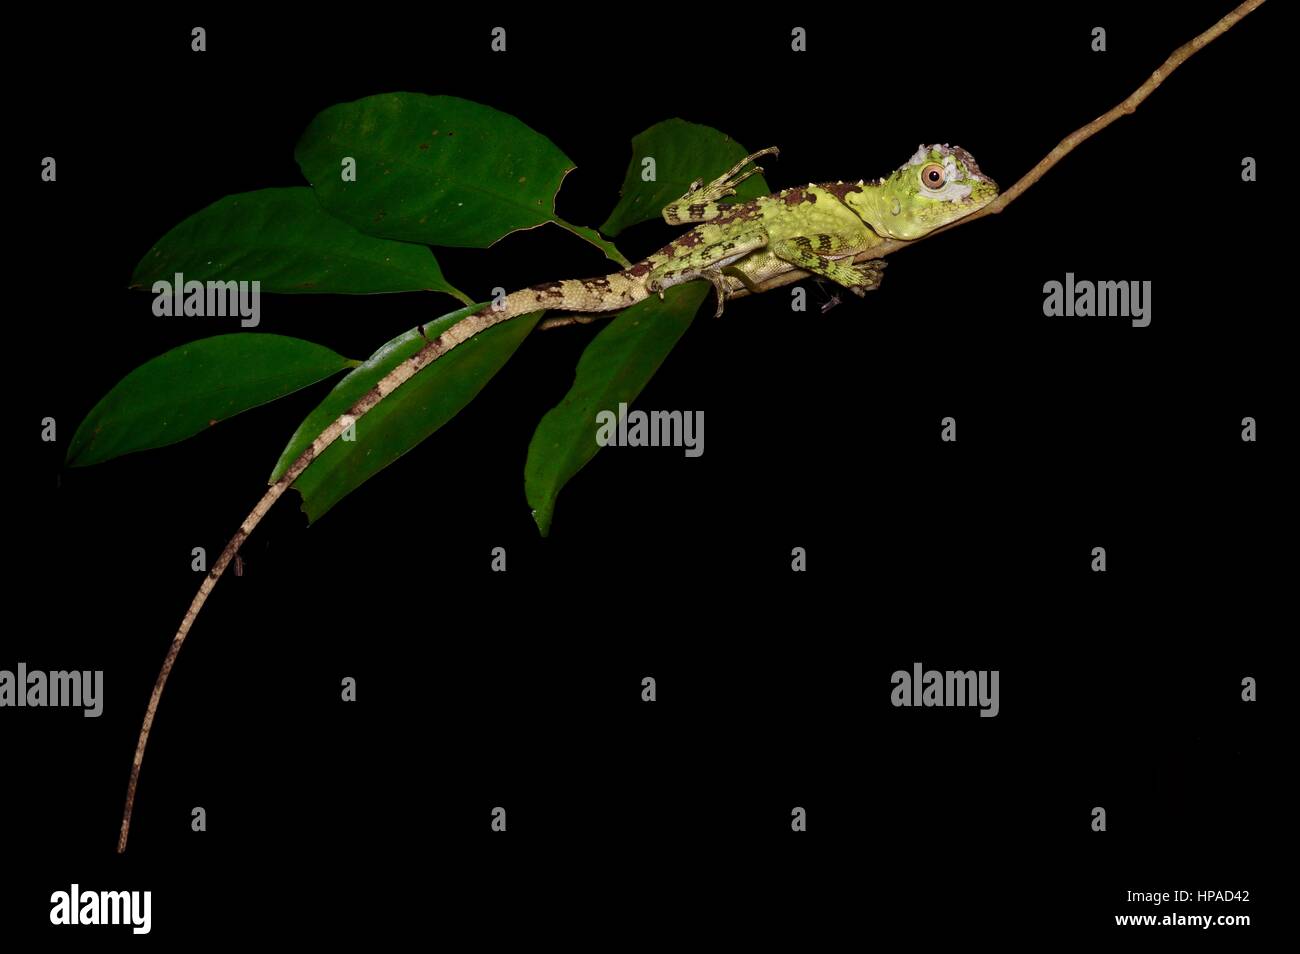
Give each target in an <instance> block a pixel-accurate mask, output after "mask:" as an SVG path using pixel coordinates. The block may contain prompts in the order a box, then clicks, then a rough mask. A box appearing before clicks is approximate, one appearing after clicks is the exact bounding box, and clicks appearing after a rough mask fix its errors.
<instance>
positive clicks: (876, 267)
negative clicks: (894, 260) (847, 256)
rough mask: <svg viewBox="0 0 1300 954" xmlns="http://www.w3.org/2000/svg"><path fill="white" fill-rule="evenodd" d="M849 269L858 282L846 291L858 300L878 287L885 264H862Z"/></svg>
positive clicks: (880, 262)
mask: <svg viewBox="0 0 1300 954" xmlns="http://www.w3.org/2000/svg"><path fill="white" fill-rule="evenodd" d="M850 269H851V271H852V272H853V273H854V275H855V276H856V278H857V279H858V280H857V281H856V282H854V283H853V284H851V285H849V286H848V289H849V291H851V292H853V294H855V295H857V296H858V297H859V298H862V297H864V296H865V295H866V294H867V292H869V291H875V290H876V289H877V288H879V287H880V280H881V278H883V277H884V273H885V263H884V262H882V261H874V262H863V263H862V264H861V265H852V266H850ZM832 307H834V306H832Z"/></svg>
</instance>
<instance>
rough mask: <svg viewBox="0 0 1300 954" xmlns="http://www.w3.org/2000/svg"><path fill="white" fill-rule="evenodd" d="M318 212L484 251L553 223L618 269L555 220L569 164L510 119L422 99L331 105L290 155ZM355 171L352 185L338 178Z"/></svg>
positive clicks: (363, 226)
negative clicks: (349, 167)
mask: <svg viewBox="0 0 1300 954" xmlns="http://www.w3.org/2000/svg"><path fill="white" fill-rule="evenodd" d="M294 156H295V158H296V159H297V160H298V165H299V167H301V169H302V173H303V175H304V176H306V177H307V181H308V182H310V183H311V184H312V187H313V188H314V189H315V190H316V194H317V196H318V197H319V199H320V201H321V204H322V205H323V206H324V207H325V208H326V209H328V210H329V211H330V212H331V213H333V214H334V215H337V216H338V217H339V218H341V219H343V220H344V221H345V222H348V223H349V224H351V225H353V226H355V227H356V228H357V229H359V230H360V231H362V232H365V233H367V234H369V235H378V236H382V237H384V238H391V239H399V240H401V241H406V242H423V243H426V244H429V245H450V246H462V247H469V248H486V247H487V246H489V245H491V244H492V243H493V242H496V241H497V240H498V239H500V238H503V237H504V236H506V235H508V234H509V233H511V232H514V231H516V230H518V229H530V228H534V227H536V226H538V225H542V224H544V223H546V222H554V223H556V224H558V225H561V226H562V227H564V228H566V229H569V230H570V231H572V232H574V233H575V234H577V235H580V236H581V237H582V238H584V239H586V240H587V241H590V242H592V243H593V244H595V245H596V246H597V247H599V248H600V249H601V250H602V251H603V252H604V253H605V254H606V255H609V256H611V257H613V258H614V259H615V261H619V262H620V264H626V260H623V259H622V257H621V256H620V255H619V254H618V250H617V249H615V248H614V247H613V245H611V244H610V243H608V242H606V241H605V240H604V239H602V238H601V237H600V236H599V235H597V234H596V233H595V232H593V231H592V230H590V229H585V228H583V227H582V226H574V225H570V224H569V223H568V222H565V221H563V220H562V219H560V218H559V217H558V216H557V215H556V214H555V194H556V193H557V192H558V191H559V189H560V183H561V182H563V181H564V177H565V175H567V174H568V172H569V171H570V170H571V169H573V162H572V161H570V159H569V157H568V156H566V155H565V154H564V153H563V152H561V151H560V149H559V148H558V147H557V146H556V145H555V144H554V143H553V142H551V141H550V140H549V139H547V138H546V137H545V136H543V135H542V134H541V133H539V132H537V131H536V130H534V129H532V128H530V127H529V126H526V125H525V124H524V123H522V122H520V121H519V120H518V119H516V118H515V117H514V116H511V115H510V114H509V113H503V112H501V111H500V110H496V109H493V108H491V107H490V106H484V105H482V104H480V103H475V102H471V101H470V100H467V99H461V98H459V97H457V96H428V95H425V94H423V93H382V94H379V95H377V96H367V97H366V98H365V99H359V100H356V101H355V102H351V103H339V104H338V105H335V106H331V107H329V108H328V109H326V110H323V111H322V112H321V113H319V114H318V115H317V116H316V118H315V119H313V120H312V121H311V124H310V125H308V127H307V129H306V131H305V132H304V133H303V135H302V139H301V140H299V142H298V147H297V149H296V151H295V153H294ZM347 160H351V161H352V162H353V163H355V171H356V175H355V179H354V180H353V181H347V180H345V179H344V177H343V175H342V174H341V173H342V170H343V167H344V164H345V162H346V161H347Z"/></svg>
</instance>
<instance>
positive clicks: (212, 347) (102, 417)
mask: <svg viewBox="0 0 1300 954" xmlns="http://www.w3.org/2000/svg"><path fill="white" fill-rule="evenodd" d="M357 364H358V362H356V361H353V360H350V359H348V358H345V357H343V356H342V355H339V354H335V353H334V352H333V351H331V350H330V349H329V348H325V347H322V346H321V345H318V344H313V343H312V342H310V341H303V340H302V339H300V338H286V337H284V336H283V335H265V334H254V333H252V332H241V333H238V334H230V335H217V336H215V337H212V338H203V339H201V340H199V341H194V342H191V343H190V344H185V345H181V346H180V347H179V348H173V349H172V350H171V351H168V352H167V353H166V354H161V355H159V356H158V357H156V358H154V359H153V360H151V361H146V362H145V363H144V364H142V365H140V367H138V368H136V369H135V370H134V371H132V372H131V373H130V374H128V375H127V376H126V377H125V378H123V379H122V380H121V381H119V382H118V384H117V386H116V387H114V388H113V389H112V390H111V391H109V392H108V393H107V394H106V395H104V397H103V398H102V399H101V400H100V402H99V403H98V404H96V405H95V406H94V408H92V409H91V411H90V413H89V414H87V415H86V419H85V420H84V421H82V422H81V426H80V427H78V428H77V433H76V434H74V435H73V436H72V443H71V444H69V445H68V456H67V463H68V465H69V466H71V467H85V466H88V465H90V464H98V463H102V462H103V461H106V460H111V459H112V458H114V457H120V456H121V455H123V454H129V453H131V452H133V451H139V450H147V449H148V448H151V447H164V446H166V445H167V444H175V443H177V442H178V441H183V440H185V438H187V437H193V436H194V435H195V434H198V433H200V432H201V431H205V430H207V429H208V427H210V426H211V425H213V424H216V423H217V422H218V421H224V420H226V419H227V418H229V417H234V416H235V415H236V414H238V413H239V412H241V411H247V410H248V409H249V408H251V407H257V406H258V405H259V404H266V403H267V402H268V401H274V400H275V399H276V398H281V397H284V396H285V395H286V394H290V393H292V392H294V391H297V390H298V389H299V388H305V387H307V385H309V384H315V383H316V382H317V381H320V380H321V379H322V378H327V377H329V376H330V375H331V374H334V373H335V372H336V371H341V370H343V369H344V368H350V367H355V366H356V365H357Z"/></svg>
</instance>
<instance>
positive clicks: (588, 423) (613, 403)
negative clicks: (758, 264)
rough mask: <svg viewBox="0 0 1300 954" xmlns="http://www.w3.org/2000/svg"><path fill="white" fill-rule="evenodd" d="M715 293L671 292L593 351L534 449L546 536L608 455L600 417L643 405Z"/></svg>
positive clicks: (605, 331)
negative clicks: (569, 491) (568, 487)
mask: <svg viewBox="0 0 1300 954" xmlns="http://www.w3.org/2000/svg"><path fill="white" fill-rule="evenodd" d="M708 293H709V286H708V285H707V284H706V283H704V282H692V283H689V284H686V285H679V286H677V287H675V288H672V289H669V290H668V293H667V295H666V297H665V299H664V300H663V301H660V300H659V299H658V298H648V299H646V300H645V301H643V302H640V303H638V304H636V305H633V306H632V307H631V308H628V309H627V310H625V311H623V312H620V313H619V314H618V315H616V316H615V317H613V318H611V319H610V321H609V323H608V324H607V325H606V326H605V327H604V328H602V329H601V331H600V334H598V335H596V337H595V338H593V339H592V341H591V344H589V345H587V348H586V350H584V351H583V353H582V358H581V359H580V360H579V361H578V369H577V372H576V374H575V375H574V380H573V387H571V388H570V389H569V393H568V394H566V395H565V396H564V399H563V400H562V401H560V403H559V404H557V405H556V406H555V407H553V408H551V410H549V411H547V412H546V415H545V416H544V417H543V418H542V420H541V422H540V423H539V424H538V425H537V430H536V431H534V432H533V439H532V441H531V442H530V443H529V445H528V460H527V462H526V463H525V465H524V492H525V494H526V495H527V497H528V503H529V506H531V507H532V508H533V520H534V521H536V523H537V528H538V529H539V530H540V531H541V532H542V536H546V535H547V534H548V533H549V532H550V529H551V520H552V518H553V517H554V515H555V499H556V497H557V496H558V495H559V493H560V490H561V489H563V487H564V485H565V484H567V483H568V482H569V480H570V479H572V477H573V475H574V474H576V473H577V472H578V471H579V470H581V469H582V468H583V467H584V466H585V465H586V463H587V461H589V460H591V458H592V457H594V456H595V455H596V452H597V451H598V450H600V445H598V444H597V443H596V431H597V424H596V414H597V413H598V412H600V411H614V412H617V410H618V405H619V403H620V402H627V403H631V402H632V401H633V400H635V399H636V396H637V395H638V394H640V393H641V390H642V388H644V387H645V386H646V384H647V383H648V382H649V381H650V379H651V378H652V377H653V376H654V373H655V372H656V371H657V370H659V366H660V365H661V364H663V361H664V359H665V358H666V357H668V353H669V352H670V351H672V349H673V346H674V345H676V344H677V342H678V341H679V340H680V339H681V336H682V335H683V334H685V333H686V329H687V328H689V327H690V325H691V322H692V321H693V320H694V319H695V315H696V312H698V311H699V308H700V303H701V302H702V301H704V298H705V296H706V295H708Z"/></svg>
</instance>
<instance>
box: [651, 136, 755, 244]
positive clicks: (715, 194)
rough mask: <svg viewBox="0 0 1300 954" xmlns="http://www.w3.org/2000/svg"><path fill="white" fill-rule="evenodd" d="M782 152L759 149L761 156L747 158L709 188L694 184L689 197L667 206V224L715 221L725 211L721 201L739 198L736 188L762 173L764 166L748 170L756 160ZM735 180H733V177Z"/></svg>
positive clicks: (696, 182) (698, 181)
mask: <svg viewBox="0 0 1300 954" xmlns="http://www.w3.org/2000/svg"><path fill="white" fill-rule="evenodd" d="M778 152H779V150H778V149H777V148H776V146H769V147H768V148H766V149H760V150H759V151H758V152H755V153H752V154H750V155H748V156H746V157H745V158H744V159H742V160H740V162H738V163H736V164H735V165H734V166H732V167H731V168H730V169H728V170H727V171H726V172H724V173H723V174H722V175H720V176H718V178H716V179H714V180H713V181H712V182H710V183H709V184H708V185H707V186H706V185H705V184H704V180H703V179H696V180H695V181H694V182H692V183H691V185H690V188H688V189H687V190H686V194H685V195H684V196H682V197H681V198H680V199H678V200H677V201H676V202H673V203H671V204H669V205H666V206H664V210H663V216H664V221H665V222H667V223H668V224H669V225H680V224H681V223H683V222H707V221H709V219H716V218H717V217H718V216H719V215H721V214H722V213H723V212H724V211H725V210H726V208H727V207H726V206H725V205H719V204H718V200H719V199H725V198H726V197H727V196H729V195H735V194H736V186H738V185H740V184H741V183H742V182H744V181H745V180H746V179H748V178H749V177H750V176H752V175H756V174H758V173H760V172H762V171H763V167H762V166H754V167H753V168H752V169H745V166H747V165H749V164H750V163H751V162H753V161H754V160H755V159H760V158H762V157H763V156H768V155H772V156H775V155H776V154H777V153H778ZM741 169H745V172H744V174H743V175H739V176H737V175H736V173H738V172H740V170H741ZM733 176H734V177H735V178H732V177H733Z"/></svg>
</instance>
